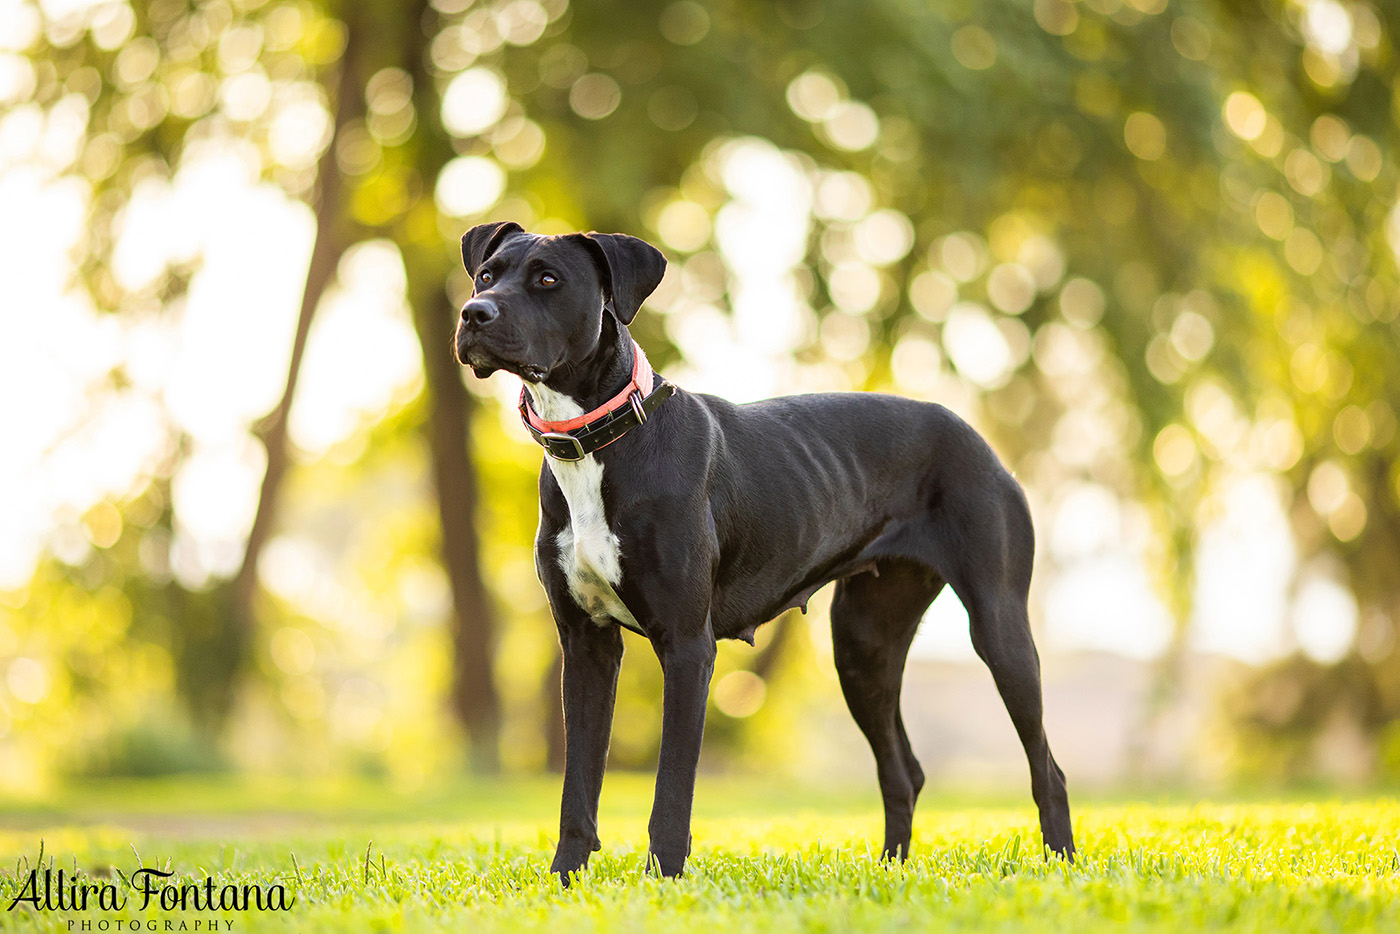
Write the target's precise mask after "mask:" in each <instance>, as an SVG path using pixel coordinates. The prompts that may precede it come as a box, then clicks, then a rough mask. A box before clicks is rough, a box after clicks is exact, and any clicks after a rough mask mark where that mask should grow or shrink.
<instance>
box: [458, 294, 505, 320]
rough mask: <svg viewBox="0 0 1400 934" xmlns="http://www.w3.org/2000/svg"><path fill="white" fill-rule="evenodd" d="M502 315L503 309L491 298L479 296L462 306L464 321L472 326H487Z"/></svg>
mask: <svg viewBox="0 0 1400 934" xmlns="http://www.w3.org/2000/svg"><path fill="white" fill-rule="evenodd" d="M500 316H501V310H500V309H499V308H497V307H496V303H495V302H493V301H492V300H491V299H489V298H483V297H480V296H478V297H476V298H473V299H472V300H471V301H469V302H467V303H466V304H465V305H463V306H462V321H464V322H465V323H466V324H467V325H468V326H470V327H474V328H479V327H485V326H486V325H488V324H490V323H491V322H492V321H495V320H496V319H497V318H499V317H500Z"/></svg>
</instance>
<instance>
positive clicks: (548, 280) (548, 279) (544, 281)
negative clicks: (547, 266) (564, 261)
mask: <svg viewBox="0 0 1400 934" xmlns="http://www.w3.org/2000/svg"><path fill="white" fill-rule="evenodd" d="M558 281H559V280H558V279H556V278H555V277H554V273H552V272H547V273H545V274H543V275H542V276H540V285H544V286H550V285H553V284H554V283H556V282H558Z"/></svg>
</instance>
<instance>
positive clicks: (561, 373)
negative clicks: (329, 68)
mask: <svg viewBox="0 0 1400 934" xmlns="http://www.w3.org/2000/svg"><path fill="white" fill-rule="evenodd" d="M462 259H463V261H464V262H465V263H466V267H467V271H468V272H469V273H471V275H472V278H473V279H474V280H475V286H476V292H475V295H474V296H473V297H472V299H471V300H470V301H468V302H467V303H466V306H465V307H464V308H463V309H462V320H461V322H460V324H459V325H458V328H457V337H456V343H457V357H458V359H460V360H461V361H462V362H463V363H465V364H468V365H470V366H471V367H472V369H473V370H474V371H475V373H476V375H477V376H487V375H489V374H490V373H492V372H493V371H495V370H497V369H502V370H506V371H507V372H510V373H514V374H516V375H517V376H519V377H521V378H522V379H523V380H524V381H525V384H526V388H527V389H528V397H527V396H526V393H524V392H522V394H521V414H522V416H523V417H524V418H525V421H526V425H527V427H529V428H530V430H531V433H532V434H533V435H534V436H535V438H536V440H537V441H539V442H540V443H541V444H542V445H543V446H544V447H545V451H546V453H547V454H548V455H549V456H548V457H546V458H545V462H544V467H543V468H542V469H541V470H540V527H539V532H538V534H537V536H536V539H535V562H536V569H537V571H538V573H539V577H540V580H541V581H542V582H543V584H544V587H545V590H546V591H547V592H548V594H549V602H550V606H551V608H552V609H553V612H554V619H555V622H556V624H557V625H558V629H559V640H560V643H561V644H562V646H563V655H564V724H565V729H566V765H565V769H564V796H563V804H562V807H561V814H560V821H559V848H558V850H557V851H556V853H555V856H554V863H553V865H552V866H551V870H552V871H553V872H556V873H558V874H559V875H560V876H561V878H562V880H563V881H564V883H565V884H568V879H569V873H571V872H573V871H574V870H577V869H580V868H582V867H583V866H584V864H585V863H587V861H588V856H589V854H590V853H591V852H592V851H594V850H596V849H598V848H599V845H600V844H599V842H598V834H597V816H598V795H599V791H600V790H601V787H602V781H603V766H604V762H605V761H606V759H607V753H608V737H609V732H610V730H611V726H612V711H613V699H614V696H615V694H616V687H617V674H618V669H619V666H620V665H621V661H622V633H621V630H620V628H619V626H620V625H621V626H626V627H628V628H630V629H633V630H635V631H637V632H639V633H641V634H642V635H644V636H645V637H646V638H647V639H649V640H650V641H651V644H652V647H653V649H654V650H655V651H656V654H657V657H658V658H659V659H660V661H661V668H662V671H663V674H664V676H665V688H664V694H663V701H662V733H661V756H660V765H659V767H658V769H657V776H656V798H655V803H654V805H653V807H652V812H651V821H650V824H649V830H650V834H651V846H650V858H651V859H653V860H655V862H656V863H657V864H658V866H659V868H660V870H661V872H662V873H663V874H665V875H675V874H677V873H679V872H680V871H681V869H682V868H683V866H684V865H685V859H686V856H687V855H689V852H690V810H691V803H692V799H693V797H694V791H695V769H696V763H697V760H698V758H699V755H700V739H701V734H702V733H703V732H704V727H705V705H706V698H707V695H708V693H709V684H710V674H711V672H712V671H713V668H714V658H715V640H716V639H743V640H745V641H749V642H752V639H753V634H754V630H755V629H756V628H757V627H758V626H759V625H760V624H762V623H764V622H766V621H767V620H770V619H772V618H773V617H774V616H777V615H778V614H779V613H781V612H783V611H784V610H786V609H788V608H789V607H794V606H805V604H806V601H807V599H808V598H809V597H810V596H811V595H812V594H813V593H814V592H815V591H816V590H817V589H819V588H820V587H822V586H823V585H825V584H827V583H829V582H831V581H835V582H836V595H835V598H834V599H833V601H832V605H831V629H832V643H833V646H834V648H835V657H836V668H837V671H838V673H839V675H840V679H841V689H842V692H843V693H844V694H845V695H846V703H847V705H848V706H849V707H850V709H851V714H852V715H853V716H854V717H855V720H856V723H857V724H858V725H859V726H860V729H861V730H862V732H864V734H865V737H866V739H868V740H869V741H870V747H871V749H872V750H873V751H874V753H875V764H876V771H877V774H878V776H879V781H880V793H881V795H882V796H883V798H884V804H885V847H884V853H885V856H887V857H899V858H903V857H905V856H907V855H908V853H909V837H910V827H911V822H912V819H913V813H914V800H915V798H916V797H917V796H918V794H919V791H920V789H921V788H922V787H923V783H924V774H923V771H922V770H921V769H920V768H919V763H918V762H917V761H916V760H915V758H914V753H913V751H912V750H911V748H910V746H909V738H908V737H907V736H906V735H905V732H904V723H903V720H902V719H901V717H900V712H899V692H900V681H901V679H902V677H903V673H904V662H905V657H906V655H907V653H908V651H909V643H910V640H911V639H912V638H913V636H914V631H915V629H916V628H917V627H918V625H919V620H920V618H921V617H922V616H923V614H924V611H925V610H926V609H927V608H928V605H929V604H930V603H931V602H932V601H933V598H934V597H935V596H936V595H937V594H938V592H939V591H940V590H942V588H943V585H944V583H945V582H946V583H948V584H951V585H952V587H953V591H954V592H955V593H956V594H957V595H958V597H959V599H961V600H962V603H963V605H964V606H965V607H967V610H968V614H969V616H970V618H971V621H972V622H971V629H972V644H973V646H974V647H975V648H976V650H977V653H978V655H980V656H981V658H982V660H983V661H984V662H986V664H987V666H988V667H989V668H990V669H991V671H992V676H993V677H994V678H995V680H996V685H997V689H998V690H999V691H1000V692H1001V696H1002V700H1003V701H1004V702H1005V704H1006V709H1007V711H1008V712H1009V713H1010V714H1011V719H1012V722H1013V723H1014V724H1015V726H1016V732H1017V733H1018V734H1019V735H1020V738H1021V743H1022V745H1023V746H1024V747H1025V751H1026V758H1027V759H1028V760H1029V762H1030V771H1031V793H1032V795H1033V796H1034V797H1035V803H1036V806H1037V807H1038V808H1039V810H1040V829H1041V833H1042V835H1043V837H1044V840H1045V843H1046V844H1047V845H1048V846H1049V847H1050V848H1051V849H1052V850H1054V851H1055V852H1056V853H1060V854H1063V855H1064V856H1066V857H1072V856H1073V853H1074V838H1073V835H1072V831H1071V829H1070V817H1069V801H1068V798H1067V796H1066V793H1065V778H1064V773H1062V772H1061V771H1060V768H1059V766H1057V765H1056V764H1055V759H1054V757H1053V756H1051V754H1050V747H1049V745H1048V744H1047V742H1046V739H1045V730H1044V727H1043V725H1042V723H1041V691H1040V660H1039V657H1038V655H1037V654H1036V650H1035V645H1034V643H1033V642H1032V641H1031V632H1030V627H1029V624H1028V622H1027V617H1026V593H1027V590H1028V588H1029V586H1030V578H1031V556H1032V553H1033V551H1034V531H1033V529H1032V527H1031V517H1030V512H1029V510H1028V509H1027V506H1026V500H1025V496H1024V494H1023V493H1022V491H1021V488H1020V486H1019V485H1018V484H1017V483H1016V481H1015V480H1014V479H1013V478H1012V477H1011V475H1010V474H1009V473H1007V471H1006V469H1005V468H1004V467H1002V465H1001V463H1000V462H999V461H998V460H997V457H996V455H995V454H993V453H992V450H991V449H990V448H989V447H988V446H987V444H986V442H985V441H983V440H982V438H981V437H979V436H978V435H977V433H976V432H974V431H973V430H972V428H970V427H969V426H968V425H967V424H966V423H965V422H963V421H962V420H961V419H959V418H958V417H957V416H955V415H953V414H952V413H951V412H949V411H948V410H947V409H944V408H943V407H942V406H939V405H932V404H929V403H923V402H915V401H913V400H910V399H903V398H899V397H897V396H887V395H877V394H875V393H827V394H819V395H805V396H788V397H784V398H778V399H770V400H767V401H763V402H755V403H752V404H749V405H734V404H732V403H730V402H726V401H725V400H723V399H719V398H716V397H714V396H708V395H701V394H698V393H689V392H686V391H684V390H682V389H677V388H675V387H674V386H672V385H671V384H670V383H667V382H665V381H664V380H660V379H657V378H654V377H653V375H652V373H651V370H650V367H648V366H647V365H646V362H645V357H644V355H642V354H641V351H640V348H638V347H637V346H636V344H635V343H634V342H633V341H632V339H631V337H630V336H629V335H628V332H627V325H628V324H629V323H630V322H631V321H632V318H633V316H634V315H636V313H637V309H638V307H639V306H640V305H641V304H642V301H643V300H644V299H645V298H646V297H647V296H648V295H649V294H651V292H652V290H653V289H655V288H656V286H657V284H658V283H659V282H660V281H661V276H662V272H663V271H664V270H665V267H666V260H665V258H664V257H663V256H662V255H661V254H660V253H659V252H658V251H657V250H655V249H654V248H652V247H651V246H649V245H648V244H646V243H644V242H642V241H641V240H638V239H635V238H633V237H627V236H623V235H620V234H569V235H566V236H558V237H545V236H537V235H534V234H528V233H525V232H524V231H523V230H522V229H521V228H520V227H519V225H517V224H513V223H496V224H484V225H482V226H479V227H474V228H472V229H471V230H469V231H467V233H466V234H465V235H464V236H463V237H462Z"/></svg>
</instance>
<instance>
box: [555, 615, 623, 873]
mask: <svg viewBox="0 0 1400 934" xmlns="http://www.w3.org/2000/svg"><path fill="white" fill-rule="evenodd" d="M559 643H560V647H561V648H562V651H563V656H564V689H563V695H564V797H563V801H562V802H561V803H560V807H559V848H558V849H557V850H556V851H555V853H554V862H553V864H551V865H550V867H549V871H550V872H554V873H558V875H559V879H560V881H561V882H562V883H563V884H564V885H565V886H567V885H568V884H569V873H571V872H574V871H576V870H579V869H582V868H583V867H584V866H585V865H586V864H587V863H588V856H589V854H590V853H592V852H593V851H594V850H596V849H598V848H599V847H600V846H601V845H602V844H601V843H600V842H599V840H598V795H599V793H601V791H602V790H603V767H604V765H605V764H606V763H607V758H608V736H609V734H610V733H611V731H612V716H613V700H614V698H615V696H616V694H617V673H618V670H619V669H620V668H621V667H622V632H621V630H620V629H619V628H618V627H617V626H598V625H596V624H595V623H593V622H592V621H591V620H588V619H580V620H577V621H570V622H567V623H561V624H560V625H559Z"/></svg>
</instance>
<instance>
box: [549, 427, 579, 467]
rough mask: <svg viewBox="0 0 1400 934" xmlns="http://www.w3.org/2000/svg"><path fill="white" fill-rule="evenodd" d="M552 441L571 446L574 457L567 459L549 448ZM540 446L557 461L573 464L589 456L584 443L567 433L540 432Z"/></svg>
mask: <svg viewBox="0 0 1400 934" xmlns="http://www.w3.org/2000/svg"><path fill="white" fill-rule="evenodd" d="M551 441H559V442H562V443H564V444H567V445H570V446H571V447H572V449H573V455H574V456H573V457H566V456H564V455H563V454H560V453H558V452H556V451H555V450H554V449H553V448H551V447H550V446H549V442H551ZM540 444H541V445H542V446H543V447H544V452H545V453H546V454H548V455H549V456H550V457H552V458H554V459H555V460H557V461H568V462H570V463H572V462H574V461H581V460H583V459H584V457H586V456H587V455H586V454H585V453H584V450H583V443H582V442H581V441H579V439H578V438H575V437H574V436H573V435H571V434H569V433H568V432H567V431H542V432H540Z"/></svg>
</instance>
